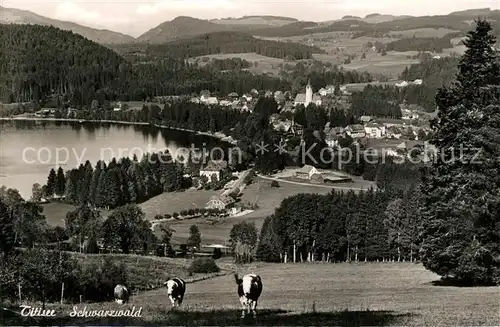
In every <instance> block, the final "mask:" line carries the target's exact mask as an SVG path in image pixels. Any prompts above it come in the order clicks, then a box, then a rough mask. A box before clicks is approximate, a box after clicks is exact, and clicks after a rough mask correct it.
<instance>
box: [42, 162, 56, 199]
mask: <svg viewBox="0 0 500 327" xmlns="http://www.w3.org/2000/svg"><path fill="white" fill-rule="evenodd" d="M45 190H46V192H47V194H45V195H46V196H49V197H50V196H53V195H54V193H55V191H56V171H55V170H54V168H52V169H51V170H50V172H49V177H48V178H47V184H46V188H45Z"/></svg>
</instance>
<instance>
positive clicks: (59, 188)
mask: <svg viewBox="0 0 500 327" xmlns="http://www.w3.org/2000/svg"><path fill="white" fill-rule="evenodd" d="M65 189H66V177H65V176H64V170H63V169H62V167H59V169H58V170H57V175H56V184H55V193H56V195H59V196H61V195H63V194H64V191H65Z"/></svg>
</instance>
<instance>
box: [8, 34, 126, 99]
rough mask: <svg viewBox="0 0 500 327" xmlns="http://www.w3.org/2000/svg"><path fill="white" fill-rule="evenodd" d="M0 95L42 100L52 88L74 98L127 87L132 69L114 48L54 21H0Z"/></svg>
mask: <svg viewBox="0 0 500 327" xmlns="http://www.w3.org/2000/svg"><path fill="white" fill-rule="evenodd" d="M0 43H1V44H2V51H1V52H0V56H1V57H0V95H1V98H2V100H4V101H8V102H24V101H30V100H36V101H38V100H40V99H42V98H43V97H44V96H46V95H50V94H52V93H58V94H69V93H71V94H73V97H75V98H76V100H77V101H78V100H80V99H81V98H84V97H85V96H86V95H87V94H89V93H90V94H94V93H95V92H97V91H101V92H106V93H107V94H108V95H109V96H116V95H118V94H126V93H128V92H129V88H130V86H129V85H128V82H127V81H129V80H133V79H134V77H133V72H132V69H131V65H129V64H128V63H127V62H126V61H125V60H124V59H123V58H121V57H120V56H119V55H117V54H116V53H115V52H113V51H112V50H109V49H107V48H105V47H102V46H100V45H98V44H96V43H94V42H91V41H89V40H87V39H85V38H84V37H82V36H80V35H77V34H73V33H72V32H68V31H63V30H60V29H57V28H54V27H47V26H39V25H15V24H11V25H1V26H0ZM78 98H80V99H78Z"/></svg>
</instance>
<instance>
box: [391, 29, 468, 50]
mask: <svg viewBox="0 0 500 327" xmlns="http://www.w3.org/2000/svg"><path fill="white" fill-rule="evenodd" d="M462 35H463V34H462V32H457V33H450V34H447V35H445V36H443V37H440V38H438V37H433V38H430V37H415V36H413V37H412V38H406V39H401V40H397V41H393V42H391V43H388V44H386V45H385V50H386V51H399V52H406V51H431V52H437V53H441V52H443V49H450V48H453V44H452V43H451V39H452V38H455V37H458V36H462Z"/></svg>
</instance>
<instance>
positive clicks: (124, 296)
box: [114, 284, 130, 304]
mask: <svg viewBox="0 0 500 327" xmlns="http://www.w3.org/2000/svg"><path fill="white" fill-rule="evenodd" d="M114 293H115V301H116V302H117V303H119V304H124V303H127V302H128V298H129V295H130V294H129V292H128V289H127V288H126V287H125V286H123V285H121V284H118V285H116V286H115V292H114Z"/></svg>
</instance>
